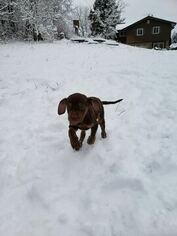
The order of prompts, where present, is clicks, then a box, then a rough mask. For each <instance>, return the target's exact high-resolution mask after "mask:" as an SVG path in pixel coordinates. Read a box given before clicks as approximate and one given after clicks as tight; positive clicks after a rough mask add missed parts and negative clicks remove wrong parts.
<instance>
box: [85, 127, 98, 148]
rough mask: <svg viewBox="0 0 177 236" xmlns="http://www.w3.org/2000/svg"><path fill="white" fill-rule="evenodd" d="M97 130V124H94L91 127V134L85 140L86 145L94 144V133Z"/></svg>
mask: <svg viewBox="0 0 177 236" xmlns="http://www.w3.org/2000/svg"><path fill="white" fill-rule="evenodd" d="M97 129H98V124H96V125H95V126H93V127H92V128H91V134H90V136H89V137H88V139H87V143H88V144H94V142H95V138H96V131H97Z"/></svg>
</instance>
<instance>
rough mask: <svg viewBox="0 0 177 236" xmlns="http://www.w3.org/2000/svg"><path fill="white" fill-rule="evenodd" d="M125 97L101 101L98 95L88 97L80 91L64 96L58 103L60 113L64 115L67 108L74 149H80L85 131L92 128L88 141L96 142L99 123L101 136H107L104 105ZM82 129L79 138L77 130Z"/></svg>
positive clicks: (89, 142)
mask: <svg viewBox="0 0 177 236" xmlns="http://www.w3.org/2000/svg"><path fill="white" fill-rule="evenodd" d="M122 100H123V99H119V100H117V101H113V102H107V101H101V100H100V99H99V98H96V97H86V96H85V95H83V94H80V93H74V94H72V95H70V96H69V97H68V98H64V99H62V100H61V101H60V103H59V105H58V114H59V115H62V114H63V113H65V111H66V109H67V112H68V120H69V132H68V134H69V138H70V143H71V146H72V147H73V149H75V150H79V149H80V147H81V146H82V142H83V140H84V138H85V131H86V130H88V129H91V134H90V136H89V137H88V140H87V143H88V144H94V142H95V135H96V132H97V128H98V125H100V127H101V137H102V138H106V132H105V120H104V108H103V105H107V104H115V103H118V102H120V101H122ZM78 129H80V130H81V135H80V139H78V137H77V135H76V131H77V130H78Z"/></svg>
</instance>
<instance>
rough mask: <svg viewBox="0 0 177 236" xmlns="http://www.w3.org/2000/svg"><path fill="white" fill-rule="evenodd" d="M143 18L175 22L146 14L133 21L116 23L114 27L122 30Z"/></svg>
mask: <svg viewBox="0 0 177 236" xmlns="http://www.w3.org/2000/svg"><path fill="white" fill-rule="evenodd" d="M145 19H155V20H159V21H163V22H169V23H171V24H174V25H175V24H176V22H173V21H169V20H165V19H161V18H157V17H154V16H146V17H144V18H141V19H137V20H134V21H133V22H127V23H125V24H118V25H117V26H116V29H117V30H123V29H125V28H128V27H130V26H133V25H134V24H136V23H138V22H141V21H143V20H145Z"/></svg>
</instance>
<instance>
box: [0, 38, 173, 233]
mask: <svg viewBox="0 0 177 236" xmlns="http://www.w3.org/2000/svg"><path fill="white" fill-rule="evenodd" d="M176 62H177V53H176V51H154V50H147V49H140V48H133V47H129V46H124V45H119V46H118V47H114V46H108V45H89V44H75V43H72V42H67V41H61V42H58V43H53V44H48V43H41V44H30V43H10V44H1V45H0V235H1V236H176V235H177V64H176ZM74 92H81V93H84V94H86V95H88V96H97V97H100V98H101V99H103V100H114V99H119V98H123V99H124V101H123V102H122V103H119V104H117V105H109V106H105V112H106V126H107V133H108V138H107V139H105V140H103V139H101V137H100V130H98V133H97V140H96V143H95V144H94V145H93V146H89V145H88V144H87V143H86V142H84V145H83V147H82V149H81V150H80V151H78V152H77V151H73V150H72V148H71V147H70V144H69V140H68V136H67V132H68V121H67V115H66V114H65V115H63V116H60V117H59V116H58V115H57V106H58V103H59V101H60V100H61V99H62V98H64V97H67V96H68V95H70V94H71V93H74Z"/></svg>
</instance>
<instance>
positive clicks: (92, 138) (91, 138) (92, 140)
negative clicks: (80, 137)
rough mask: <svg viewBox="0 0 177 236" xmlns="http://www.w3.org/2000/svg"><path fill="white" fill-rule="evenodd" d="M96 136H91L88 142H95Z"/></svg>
mask: <svg viewBox="0 0 177 236" xmlns="http://www.w3.org/2000/svg"><path fill="white" fill-rule="evenodd" d="M95 139H96V137H95V136H89V137H88V139H87V143H88V144H90V145H91V144H94V142H95Z"/></svg>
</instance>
